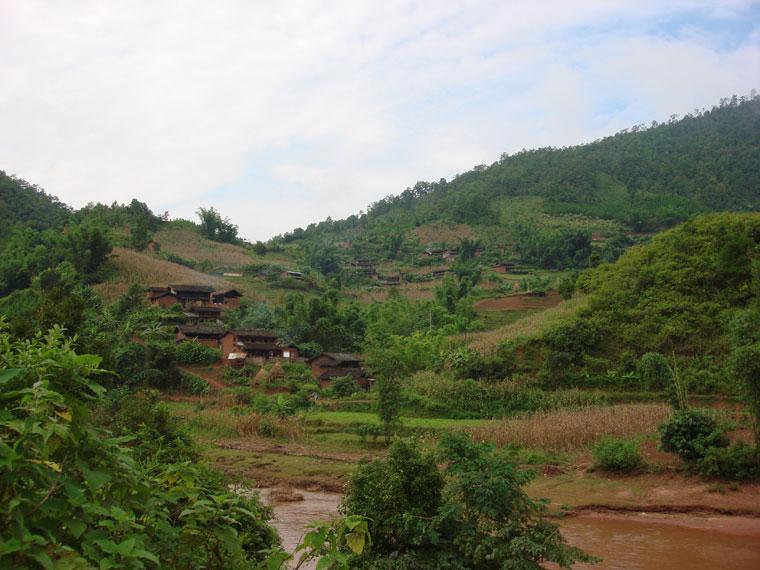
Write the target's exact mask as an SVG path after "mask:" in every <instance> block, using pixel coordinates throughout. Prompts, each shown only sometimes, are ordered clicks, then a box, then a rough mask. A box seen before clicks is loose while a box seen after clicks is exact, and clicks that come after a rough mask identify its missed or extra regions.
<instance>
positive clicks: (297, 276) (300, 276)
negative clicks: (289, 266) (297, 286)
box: [280, 270, 303, 279]
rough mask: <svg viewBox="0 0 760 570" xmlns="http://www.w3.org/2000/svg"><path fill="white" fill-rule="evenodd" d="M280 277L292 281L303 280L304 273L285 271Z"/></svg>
mask: <svg viewBox="0 0 760 570" xmlns="http://www.w3.org/2000/svg"><path fill="white" fill-rule="evenodd" d="M280 277H283V278H290V279H303V273H302V272H300V271H287V270H286V271H283V272H282V273H280Z"/></svg>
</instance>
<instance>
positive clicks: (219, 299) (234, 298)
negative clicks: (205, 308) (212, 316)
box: [210, 289, 243, 309]
mask: <svg viewBox="0 0 760 570" xmlns="http://www.w3.org/2000/svg"><path fill="white" fill-rule="evenodd" d="M242 296H243V294H242V293H241V292H240V291H238V290H237V289H225V290H223V291H214V292H213V293H211V299H210V300H211V303H212V304H214V305H224V306H225V308H228V309H237V308H238V307H240V297H242Z"/></svg>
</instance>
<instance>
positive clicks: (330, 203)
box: [0, 0, 760, 240]
mask: <svg viewBox="0 0 760 570" xmlns="http://www.w3.org/2000/svg"><path fill="white" fill-rule="evenodd" d="M0 71H2V75H3V81H2V83H0V124H2V125H3V134H4V136H3V137H2V138H1V139H0V169H3V170H5V171H6V172H9V173H14V174H16V175H18V176H21V177H23V178H26V179H27V180H29V181H32V182H35V183H37V184H39V185H41V186H43V187H44V188H45V189H46V190H47V191H49V192H50V193H53V194H55V195H58V196H59V197H60V198H61V199H62V200H64V201H66V202H68V203H70V204H72V205H74V206H81V205H83V204H86V203H87V202H92V201H102V202H108V203H110V202H112V201H114V200H116V201H122V202H123V201H128V200H130V199H131V198H132V197H137V198H139V199H141V200H144V201H146V202H147V203H148V204H149V205H150V206H151V208H153V209H154V210H155V211H157V212H163V211H165V210H168V211H169V212H170V214H171V215H172V216H175V217H186V218H191V217H193V215H194V214H193V213H194V211H195V209H196V208H197V207H199V206H210V205H214V206H216V207H217V208H218V209H220V210H221V211H222V213H223V214H225V215H227V216H230V217H231V218H232V219H233V220H234V221H235V222H236V223H237V224H238V225H239V226H240V231H241V234H242V235H243V236H244V237H246V238H248V239H252V240H255V239H266V238H268V237H271V236H272V235H274V234H278V233H281V232H285V231H288V230H291V229H293V228H294V227H296V226H305V225H307V224H308V223H310V222H313V221H319V220H321V219H324V218H325V217H327V216H332V217H333V218H341V217H344V216H346V215H349V214H351V213H356V212H358V211H359V210H361V209H364V208H366V206H367V205H368V204H369V203H371V202H373V201H375V200H378V199H379V198H382V197H383V196H386V195H388V194H393V193H398V192H400V191H402V190H403V189H404V188H406V187H407V186H411V185H413V184H414V183H415V182H416V181H418V180H438V179H440V178H442V177H445V178H450V177H452V176H453V175H454V174H456V173H458V172H462V171H465V170H468V169H470V168H471V167H472V166H474V165H476V164H481V163H490V162H493V161H494V160H496V159H497V158H498V157H499V155H500V154H501V153H502V152H509V153H512V152H516V151H518V150H520V149H522V148H532V147H536V146H546V145H553V146H562V145H569V144H577V143H582V142H587V141H592V140H595V139H597V138H599V137H602V136H605V135H607V134H611V133H614V132H616V131H618V130H620V129H621V128H626V127H629V126H631V125H633V124H637V123H647V124H648V123H650V122H651V121H652V120H658V121H662V120H666V119H667V118H668V117H669V116H670V115H671V114H679V115H681V114H684V113H686V112H689V111H691V110H693V109H694V108H701V107H709V106H711V105H712V104H716V103H717V102H718V101H719V99H720V98H721V97H726V96H730V95H732V94H734V93H736V94H738V95H743V94H748V93H749V92H750V90H751V89H753V88H754V89H758V90H760V2H757V1H756V2H749V1H743V0H725V1H720V0H718V1H714V2H706V1H686V0H671V1H669V2H661V1H648V0H638V1H635V2H634V1H617V2H612V1H608V0H606V1H601V0H576V1H572V2H570V1H540V0H533V1H530V2H519V1H513V2H503V1H496V0H491V1H478V0H473V1H468V2H449V1H445V0H439V1H437V2H405V1H400V0H386V1H384V2H382V3H379V2H360V1H351V2H312V1H308V0H302V1H279V2H266V1H265V2H244V1H232V0H230V1H226V2H217V3H209V2H205V1H204V2H201V1H195V0H188V1H184V2H176V3H172V2H154V3H147V2H146V3H134V2H128V1H126V0H125V1H120V0H114V1H111V2H95V1H92V2H79V1H73V2H67V3H59V2H44V1H40V2H24V3H21V2H14V3H10V2H8V3H2V4H0Z"/></svg>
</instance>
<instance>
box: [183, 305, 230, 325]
mask: <svg viewBox="0 0 760 570" xmlns="http://www.w3.org/2000/svg"><path fill="white" fill-rule="evenodd" d="M223 312H224V308H223V307H214V306H210V307H205V306H202V305H198V306H195V307H192V308H191V309H190V310H189V311H188V312H186V313H184V315H185V318H186V319H187V324H193V325H197V324H200V323H207V322H216V321H218V320H219V319H220V318H221V316H222V313H223Z"/></svg>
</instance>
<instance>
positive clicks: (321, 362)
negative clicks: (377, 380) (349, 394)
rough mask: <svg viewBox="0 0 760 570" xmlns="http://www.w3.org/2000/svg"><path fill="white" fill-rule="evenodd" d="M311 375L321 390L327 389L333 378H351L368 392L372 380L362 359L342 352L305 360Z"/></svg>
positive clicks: (326, 353)
mask: <svg viewBox="0 0 760 570" xmlns="http://www.w3.org/2000/svg"><path fill="white" fill-rule="evenodd" d="M307 362H308V364H309V366H311V374H312V376H314V378H316V379H317V381H318V382H319V385H320V386H321V387H322V388H327V387H328V386H329V385H330V382H331V381H332V380H333V379H334V378H340V377H342V376H352V377H353V378H354V379H355V380H356V383H357V385H358V386H359V387H360V388H363V389H365V390H369V388H370V387H371V386H372V382H374V380H372V379H371V378H370V377H369V375H368V374H367V371H366V370H365V369H364V367H363V366H362V359H361V357H360V356H357V355H356V354H347V353H343V352H323V353H322V354H319V355H317V356H314V357H312V358H310V359H309V360H307Z"/></svg>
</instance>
